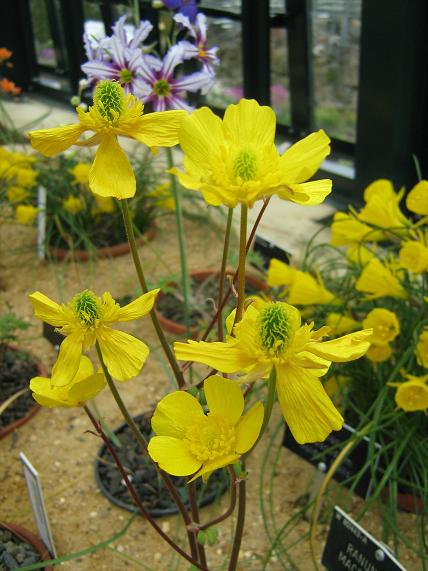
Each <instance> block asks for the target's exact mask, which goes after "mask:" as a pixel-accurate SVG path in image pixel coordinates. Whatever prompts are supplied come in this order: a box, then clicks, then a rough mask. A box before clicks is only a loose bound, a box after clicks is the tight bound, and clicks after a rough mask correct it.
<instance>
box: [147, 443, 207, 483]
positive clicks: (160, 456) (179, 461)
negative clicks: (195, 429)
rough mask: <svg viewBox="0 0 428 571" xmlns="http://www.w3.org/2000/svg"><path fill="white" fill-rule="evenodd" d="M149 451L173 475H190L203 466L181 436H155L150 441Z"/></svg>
mask: <svg viewBox="0 0 428 571" xmlns="http://www.w3.org/2000/svg"><path fill="white" fill-rule="evenodd" d="M148 452H149V454H150V456H151V458H152V459H153V460H154V461H155V462H157V463H158V464H159V467H160V468H161V469H162V470H165V472H168V474H171V475H172V476H188V475H189V474H193V473H194V472H196V470H198V469H199V468H200V466H201V462H200V461H199V460H196V458H194V457H193V456H192V455H191V454H190V452H189V451H188V450H187V447H186V445H185V444H184V442H183V441H182V440H180V439H179V438H172V437H171V436H153V438H151V440H150V442H149V446H148Z"/></svg>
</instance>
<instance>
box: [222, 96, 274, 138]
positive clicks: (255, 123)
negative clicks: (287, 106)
mask: <svg viewBox="0 0 428 571" xmlns="http://www.w3.org/2000/svg"><path fill="white" fill-rule="evenodd" d="M223 125H224V132H225V136H226V137H227V139H228V140H229V141H231V143H232V144H233V145H238V146H240V147H241V148H245V147H250V148H252V147H256V148H261V147H264V146H271V145H273V144H274V139H275V129H276V117H275V113H274V111H273V110H272V109H271V108H270V107H266V106H261V105H259V104H258V103H257V101H255V100H254V99H241V100H240V101H239V103H238V104H237V105H233V104H232V105H229V106H228V108H227V109H226V112H225V114H224V119H223Z"/></svg>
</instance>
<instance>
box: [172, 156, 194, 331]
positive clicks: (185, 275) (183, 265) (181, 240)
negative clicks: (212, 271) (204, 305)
mask: <svg viewBox="0 0 428 571" xmlns="http://www.w3.org/2000/svg"><path fill="white" fill-rule="evenodd" d="M166 154H167V158H168V168H169V169H172V168H174V157H173V156H172V149H171V148H170V147H167V149H166ZM171 189H172V194H173V196H174V200H175V222H176V225H177V234H178V247H179V251H180V269H181V284H182V288H183V306H184V307H183V309H184V323H185V325H186V335H187V337H190V314H189V300H190V297H191V293H190V280H189V271H188V269H187V256H186V237H185V235H184V226H183V209H182V205H181V192H180V189H179V188H178V185H177V180H176V178H175V176H174V175H173V174H171Z"/></svg>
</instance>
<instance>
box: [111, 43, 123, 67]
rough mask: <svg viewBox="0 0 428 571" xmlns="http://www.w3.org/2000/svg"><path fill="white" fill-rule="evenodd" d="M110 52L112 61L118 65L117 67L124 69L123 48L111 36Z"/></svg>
mask: <svg viewBox="0 0 428 571" xmlns="http://www.w3.org/2000/svg"><path fill="white" fill-rule="evenodd" d="M111 51H112V55H113V60H114V61H115V62H116V63H117V64H118V65H119V67H122V68H123V67H126V64H125V53H124V52H125V47H124V46H123V45H122V44H121V43H120V41H119V40H118V39H117V38H116V37H115V36H113V37H112V39H111Z"/></svg>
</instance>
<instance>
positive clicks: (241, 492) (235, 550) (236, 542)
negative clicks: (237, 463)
mask: <svg viewBox="0 0 428 571" xmlns="http://www.w3.org/2000/svg"><path fill="white" fill-rule="evenodd" d="M242 468H243V470H244V471H245V463H242ZM246 488H247V485H246V481H245V480H240V482H239V484H238V517H237V519H236V527H235V534H234V538H233V545H232V553H231V554H230V561H229V567H228V568H227V569H228V571H236V569H237V565H238V557H239V549H240V547H241V542H242V535H243V533H244V524H245V504H246V502H245V499H246Z"/></svg>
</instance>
